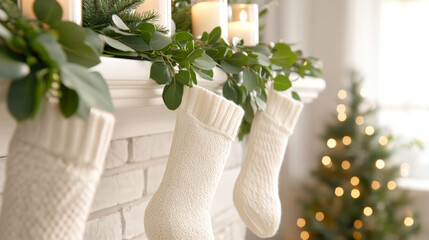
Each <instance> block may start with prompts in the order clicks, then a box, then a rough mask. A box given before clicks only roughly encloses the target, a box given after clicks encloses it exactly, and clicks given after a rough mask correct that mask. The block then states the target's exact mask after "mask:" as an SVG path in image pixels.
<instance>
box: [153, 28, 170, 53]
mask: <svg viewBox="0 0 429 240" xmlns="http://www.w3.org/2000/svg"><path fill="white" fill-rule="evenodd" d="M170 43H171V38H169V37H167V36H165V35H164V34H162V33H160V32H155V33H154V34H153V36H152V39H151V40H150V47H151V48H152V49H153V50H161V49H164V48H165V47H167V46H168V44H170Z"/></svg>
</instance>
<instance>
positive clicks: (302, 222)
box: [296, 218, 307, 228]
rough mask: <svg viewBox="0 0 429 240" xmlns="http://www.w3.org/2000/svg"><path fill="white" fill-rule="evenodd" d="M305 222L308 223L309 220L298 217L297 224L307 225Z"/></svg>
mask: <svg viewBox="0 0 429 240" xmlns="http://www.w3.org/2000/svg"><path fill="white" fill-rule="evenodd" d="M305 224H307V222H306V221H305V219H304V218H298V220H296V225H298V227H300V228H303V227H305Z"/></svg>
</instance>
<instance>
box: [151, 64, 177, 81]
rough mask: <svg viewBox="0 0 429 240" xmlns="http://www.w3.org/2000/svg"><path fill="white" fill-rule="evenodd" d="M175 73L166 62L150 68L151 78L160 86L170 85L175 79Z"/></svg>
mask: <svg viewBox="0 0 429 240" xmlns="http://www.w3.org/2000/svg"><path fill="white" fill-rule="evenodd" d="M173 75H174V73H173V71H172V70H171V68H170V66H169V65H168V64H167V63H165V62H154V63H152V66H151V68H150V78H151V79H153V80H155V82H156V83H158V84H169V83H170V82H171V79H172V78H173Z"/></svg>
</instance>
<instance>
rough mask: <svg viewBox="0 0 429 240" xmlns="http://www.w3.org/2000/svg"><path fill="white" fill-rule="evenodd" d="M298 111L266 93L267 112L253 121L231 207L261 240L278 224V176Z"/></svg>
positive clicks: (276, 95)
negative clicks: (233, 205) (233, 207)
mask: <svg viewBox="0 0 429 240" xmlns="http://www.w3.org/2000/svg"><path fill="white" fill-rule="evenodd" d="M302 107H303V105H302V103H300V102H297V101H295V100H293V99H291V98H288V97H286V96H284V95H281V94H280V93H278V92H275V91H273V90H270V91H269V93H268V103H267V109H266V110H265V112H258V113H257V114H256V116H255V119H254V120H253V124H252V128H251V131H250V136H249V144H248V150H247V154H246V159H245V161H244V163H243V167H242V169H241V172H240V175H239V177H238V179H237V181H236V183H235V187H234V204H235V207H236V208H237V211H238V212H239V214H240V216H241V219H242V220H243V221H244V222H245V223H246V225H247V227H248V228H249V229H250V230H252V232H254V233H255V234H256V235H257V236H259V237H261V238H266V237H271V236H273V235H274V234H275V233H276V232H277V229H278V227H279V224H280V219H281V204H280V199H279V196H278V178H279V172H280V168H281V165H282V162H283V158H284V154H285V151H286V145H287V141H288V137H289V135H290V134H292V131H293V129H294V127H295V124H296V122H297V119H298V117H299V115H300V113H301V110H302Z"/></svg>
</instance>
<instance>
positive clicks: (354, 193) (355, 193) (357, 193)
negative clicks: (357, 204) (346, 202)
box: [350, 188, 360, 199]
mask: <svg viewBox="0 0 429 240" xmlns="http://www.w3.org/2000/svg"><path fill="white" fill-rule="evenodd" d="M350 195H351V196H352V198H354V199H356V198H358V197H359V196H360V191H359V189H356V188H355V189H352V191H351V192H350Z"/></svg>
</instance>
